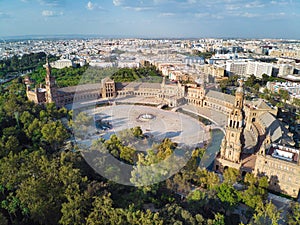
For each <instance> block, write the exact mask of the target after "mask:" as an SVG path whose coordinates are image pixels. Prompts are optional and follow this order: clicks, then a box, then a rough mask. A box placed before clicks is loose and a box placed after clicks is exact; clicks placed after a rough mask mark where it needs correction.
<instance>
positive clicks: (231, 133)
mask: <svg viewBox="0 0 300 225" xmlns="http://www.w3.org/2000/svg"><path fill="white" fill-rule="evenodd" d="M239 83H240V86H239V87H238V89H237V90H236V94H235V101H234V106H233V109H232V111H231V113H230V115H229V117H228V123H227V126H226V134H225V137H224V139H223V141H222V144H221V158H222V159H225V160H229V161H231V162H235V163H239V162H240V159H241V153H242V139H243V129H244V111H243V105H244V90H243V81H242V80H239Z"/></svg>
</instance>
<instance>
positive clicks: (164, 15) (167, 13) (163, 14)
mask: <svg viewBox="0 0 300 225" xmlns="http://www.w3.org/2000/svg"><path fill="white" fill-rule="evenodd" d="M159 16H160V17H169V16H175V13H171V12H165V13H161V14H159Z"/></svg>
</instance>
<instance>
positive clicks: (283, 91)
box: [279, 89, 290, 102]
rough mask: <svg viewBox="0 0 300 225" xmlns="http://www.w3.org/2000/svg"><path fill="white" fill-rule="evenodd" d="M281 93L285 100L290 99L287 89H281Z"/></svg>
mask: <svg viewBox="0 0 300 225" xmlns="http://www.w3.org/2000/svg"><path fill="white" fill-rule="evenodd" d="M279 95H280V97H281V98H282V99H283V101H284V102H286V101H287V100H289V99H290V94H289V92H288V91H287V90H282V89H280V90H279Z"/></svg>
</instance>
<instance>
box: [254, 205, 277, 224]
mask: <svg viewBox="0 0 300 225" xmlns="http://www.w3.org/2000/svg"><path fill="white" fill-rule="evenodd" d="M279 219H280V212H278V210H277V209H276V206H275V205H273V204H272V203H271V202H269V203H267V204H264V203H260V204H259V205H258V206H257V207H256V209H255V214H254V215H253V222H252V223H251V224H255V225H265V224H270V225H277V224H278V221H279Z"/></svg>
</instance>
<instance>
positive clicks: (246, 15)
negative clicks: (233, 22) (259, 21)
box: [240, 12, 259, 18]
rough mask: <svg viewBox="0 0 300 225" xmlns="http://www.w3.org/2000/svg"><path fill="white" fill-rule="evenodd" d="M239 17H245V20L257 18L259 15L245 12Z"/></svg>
mask: <svg viewBox="0 0 300 225" xmlns="http://www.w3.org/2000/svg"><path fill="white" fill-rule="evenodd" d="M240 16H242V17H246V18H254V17H258V16H259V15H258V14H254V13H248V12H245V13H242V14H241V15H240Z"/></svg>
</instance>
